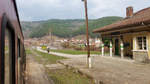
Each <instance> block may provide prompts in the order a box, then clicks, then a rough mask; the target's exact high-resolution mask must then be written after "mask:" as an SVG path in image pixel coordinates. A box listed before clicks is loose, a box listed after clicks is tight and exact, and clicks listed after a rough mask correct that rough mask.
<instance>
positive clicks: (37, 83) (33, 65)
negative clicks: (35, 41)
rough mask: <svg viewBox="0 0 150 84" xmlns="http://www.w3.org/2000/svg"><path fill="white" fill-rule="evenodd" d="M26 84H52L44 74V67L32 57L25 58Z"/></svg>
mask: <svg viewBox="0 0 150 84" xmlns="http://www.w3.org/2000/svg"><path fill="white" fill-rule="evenodd" d="M26 84H54V83H53V81H51V80H50V79H49V78H48V77H47V75H46V74H45V70H44V66H43V65H42V64H38V63H37V62H36V61H35V60H34V57H33V56H32V55H28V56H27V70H26Z"/></svg>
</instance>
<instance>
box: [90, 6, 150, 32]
mask: <svg viewBox="0 0 150 84" xmlns="http://www.w3.org/2000/svg"><path fill="white" fill-rule="evenodd" d="M143 23H144V24H149V23H150V7H149V8H145V9H143V10H140V11H138V12H136V13H134V14H133V16H132V17H130V18H127V17H126V18H125V19H123V20H121V21H118V22H116V23H113V24H111V25H107V26H104V27H101V28H98V29H95V30H94V31H93V32H94V33H98V32H107V31H113V30H118V29H123V28H127V27H134V26H141V25H142V24H143Z"/></svg>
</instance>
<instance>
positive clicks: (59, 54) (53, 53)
mask: <svg viewBox="0 0 150 84" xmlns="http://www.w3.org/2000/svg"><path fill="white" fill-rule="evenodd" d="M37 50H38V51H41V52H44V53H47V51H44V50H42V49H41V48H40V47H37ZM49 54H52V55H57V56H62V57H67V58H80V57H87V55H72V54H64V53H58V52H51V51H50V53H49ZM91 56H92V57H94V56H99V55H94V54H92V55H91Z"/></svg>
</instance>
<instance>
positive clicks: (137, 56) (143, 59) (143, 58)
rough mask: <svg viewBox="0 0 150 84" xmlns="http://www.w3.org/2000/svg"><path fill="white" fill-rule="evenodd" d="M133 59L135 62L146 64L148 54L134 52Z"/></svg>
mask: <svg viewBox="0 0 150 84" xmlns="http://www.w3.org/2000/svg"><path fill="white" fill-rule="evenodd" d="M133 59H134V60H135V61H136V62H142V63H147V62H149V59H148V52H146V51H134V52H133Z"/></svg>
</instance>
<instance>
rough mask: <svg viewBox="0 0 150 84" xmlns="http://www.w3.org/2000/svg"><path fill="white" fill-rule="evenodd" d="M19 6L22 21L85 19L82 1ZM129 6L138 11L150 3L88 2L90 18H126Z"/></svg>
mask: <svg viewBox="0 0 150 84" xmlns="http://www.w3.org/2000/svg"><path fill="white" fill-rule="evenodd" d="M17 5H18V10H19V15H20V19H21V20H27V21H31V20H46V19H79V18H84V3H83V2H81V0H30V1H29V0H17ZM127 6H133V7H134V10H135V11H138V10H140V9H143V8H146V7H148V6H150V1H149V0H88V13H89V18H91V19H93V18H100V17H104V16H122V17H125V14H126V13H125V12H126V7H127Z"/></svg>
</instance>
